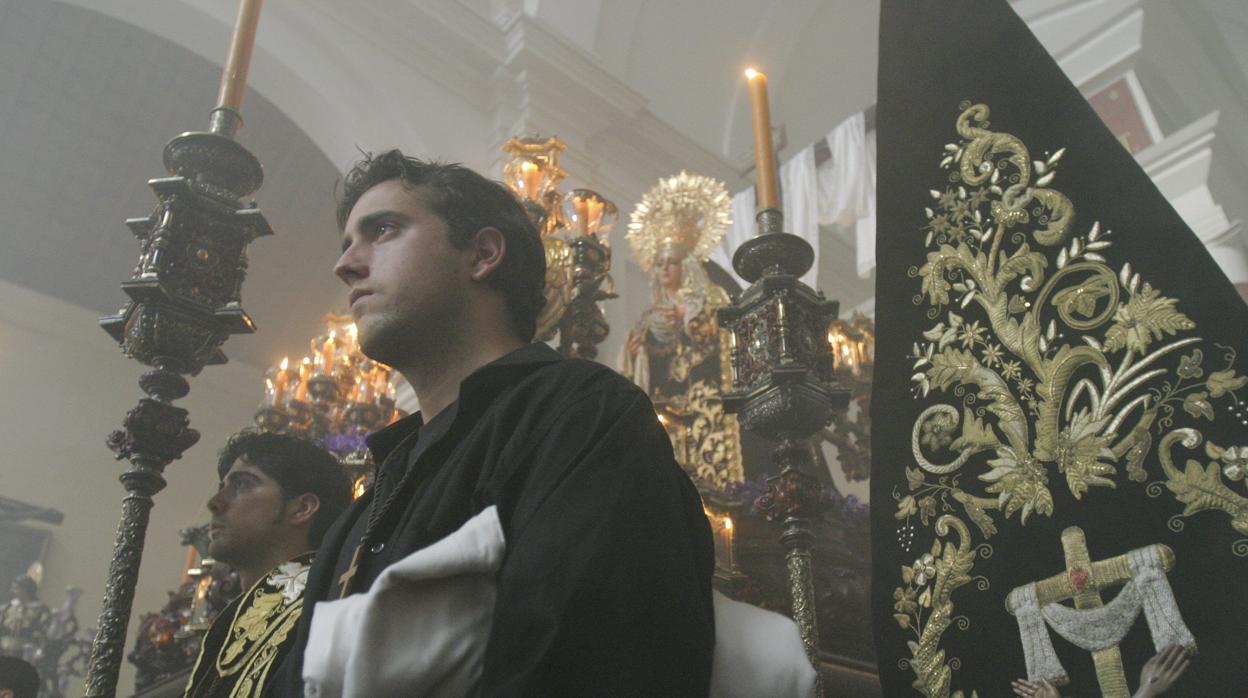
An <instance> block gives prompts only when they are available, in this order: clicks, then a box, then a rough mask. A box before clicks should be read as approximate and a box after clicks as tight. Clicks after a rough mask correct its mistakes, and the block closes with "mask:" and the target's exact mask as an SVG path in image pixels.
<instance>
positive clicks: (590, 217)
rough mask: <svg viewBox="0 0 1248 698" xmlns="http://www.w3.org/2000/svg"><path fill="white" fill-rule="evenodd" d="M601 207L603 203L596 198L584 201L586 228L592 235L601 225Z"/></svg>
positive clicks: (595, 233)
mask: <svg viewBox="0 0 1248 698" xmlns="http://www.w3.org/2000/svg"><path fill="white" fill-rule="evenodd" d="M602 209H603V204H602V202H601V201H599V200H597V199H590V200H589V201H586V202H585V217H586V218H587V221H586V224H585V225H586V228H587V229H588V230H589V232H591V233H593V234H594V235H597V234H598V228H599V227H601V226H602Z"/></svg>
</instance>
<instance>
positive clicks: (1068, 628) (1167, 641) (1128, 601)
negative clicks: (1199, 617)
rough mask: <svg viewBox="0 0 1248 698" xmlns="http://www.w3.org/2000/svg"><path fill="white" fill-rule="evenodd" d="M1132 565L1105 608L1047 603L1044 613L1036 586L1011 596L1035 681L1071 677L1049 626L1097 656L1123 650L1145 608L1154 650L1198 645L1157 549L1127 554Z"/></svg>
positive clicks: (1014, 592)
mask: <svg viewBox="0 0 1248 698" xmlns="http://www.w3.org/2000/svg"><path fill="white" fill-rule="evenodd" d="M1127 566H1128V568H1129V569H1130V570H1131V579H1130V580H1129V581H1128V582H1127V583H1126V584H1124V585H1123V587H1122V590H1121V591H1120V592H1119V593H1118V595H1117V596H1115V597H1114V598H1113V600H1111V601H1110V602H1109V603H1107V604H1105V605H1104V606H1101V607H1100V608H1089V609H1086V610H1079V609H1075V608H1071V607H1069V606H1066V605H1064V604H1060V603H1050V604H1045V605H1044V607H1043V608H1042V607H1041V606H1040V601H1039V598H1038V597H1037V596H1036V584H1035V583H1034V582H1033V583H1031V584H1027V585H1025V586H1021V587H1018V588H1017V589H1014V590H1013V591H1011V592H1010V595H1009V606H1010V607H1011V608H1013V609H1014V615H1015V616H1016V617H1017V618H1018V629H1019V632H1020V634H1021V635H1022V640H1023V655H1024V657H1025V659H1026V661H1027V678H1028V679H1029V680H1031V681H1036V680H1039V679H1047V680H1049V681H1055V682H1061V683H1064V682H1066V681H1067V680H1068V678H1069V677H1068V676H1067V675H1066V670H1065V669H1064V668H1063V667H1062V664H1061V662H1059V661H1058V659H1057V653H1056V652H1055V651H1054V650H1053V643H1052V640H1051V638H1050V637H1049V632H1048V629H1047V628H1046V627H1045V623H1046V622H1047V623H1048V625H1049V626H1050V627H1052V628H1053V630H1054V631H1055V632H1056V633H1057V634H1058V635H1061V636H1062V637H1063V638H1064V639H1066V640H1067V641H1069V642H1070V643H1071V644H1073V645H1075V646H1076V647H1079V648H1080V649H1083V650H1086V651H1088V652H1095V651H1097V650H1103V649H1108V648H1110V647H1113V646H1115V645H1117V644H1118V643H1119V642H1120V641H1121V640H1122V638H1123V637H1124V636H1125V635H1126V634H1127V631H1129V630H1130V629H1131V626H1132V624H1134V623H1135V619H1136V617H1138V616H1139V614H1140V610H1141V609H1142V610H1143V611H1144V617H1145V618H1146V619H1147V620H1148V629H1149V632H1150V633H1152V637H1153V645H1154V646H1155V647H1156V648H1157V649H1158V650H1160V649H1161V648H1163V647H1166V646H1167V645H1172V644H1177V645H1182V646H1184V647H1189V648H1190V647H1194V646H1195V645H1196V640H1195V638H1193V637H1192V633H1191V631H1189V630H1188V629H1187V625H1185V624H1184V623H1183V616H1182V615H1180V614H1179V606H1178V604H1177V603H1176V602H1175V600H1174V593H1173V592H1172V591H1171V589H1170V583H1169V582H1168V581H1167V580H1166V571H1165V568H1164V567H1163V566H1162V563H1161V557H1160V555H1159V553H1158V550H1157V546H1155V545H1149V546H1146V547H1143V548H1137V549H1135V550H1132V551H1131V552H1129V553H1127Z"/></svg>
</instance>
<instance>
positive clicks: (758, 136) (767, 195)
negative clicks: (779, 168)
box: [745, 68, 780, 209]
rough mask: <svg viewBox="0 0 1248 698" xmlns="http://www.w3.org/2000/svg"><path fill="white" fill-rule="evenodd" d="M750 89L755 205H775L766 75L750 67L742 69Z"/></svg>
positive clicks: (773, 160) (772, 206)
mask: <svg viewBox="0 0 1248 698" xmlns="http://www.w3.org/2000/svg"><path fill="white" fill-rule="evenodd" d="M745 77H746V82H747V84H748V85H749V91H750V112H751V114H752V116H753V121H754V169H755V170H757V171H758V208H759V209H765V208H778V207H779V205H780V204H779V201H780V195H779V193H778V192H779V190H778V189H777V188H776V156H775V154H774V153H773V152H772V150H771V110H770V108H769V107H768V105H767V76H766V75H763V74H762V73H760V72H758V71H757V70H754V69H753V68H750V69H748V70H746V71H745Z"/></svg>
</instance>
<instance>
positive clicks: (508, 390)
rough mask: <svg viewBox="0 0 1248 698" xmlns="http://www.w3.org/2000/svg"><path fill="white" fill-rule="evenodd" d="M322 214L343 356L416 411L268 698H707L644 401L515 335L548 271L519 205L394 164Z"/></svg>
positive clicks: (680, 509) (604, 375) (385, 457)
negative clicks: (334, 227)
mask: <svg viewBox="0 0 1248 698" xmlns="http://www.w3.org/2000/svg"><path fill="white" fill-rule="evenodd" d="M339 222H340V224H341V226H342V236H343V237H342V242H343V245H342V247H343V252H342V256H341V257H340V258H339V259H338V262H337V264H336V265H335V267H334V272H335V273H336V274H337V275H338V276H339V277H340V278H342V280H343V281H345V282H346V283H347V285H348V286H349V287H350V290H349V293H348V299H349V303H350V306H351V313H352V315H353V317H354V318H355V321H356V324H357V327H358V330H359V342H360V346H361V348H362V349H363V351H364V353H365V354H366V355H368V356H369V357H371V358H373V359H375V360H377V361H381V362H383V363H386V364H389V365H391V366H394V367H395V368H396V369H397V370H399V371H400V372H401V373H402V374H403V376H404V377H405V378H406V379H407V381H408V382H409V383H410V384H411V385H412V387H413V388H414V390H415V392H416V396H417V399H418V401H419V403H420V407H421V412H420V413H419V414H415V415H412V416H410V417H407V418H405V419H403V420H400V421H399V422H397V423H395V424H393V425H391V426H389V427H387V428H385V429H383V430H381V431H379V432H377V433H375V434H373V435H372V436H371V437H370V439H369V448H370V449H371V450H372V452H373V454H374V457H375V459H376V461H377V462H378V463H379V464H380V465H379V466H378V476H377V480H376V484H375V485H374V486H373V487H372V488H371V489H370V491H369V492H368V493H367V494H365V496H364V497H362V498H361V499H360V500H357V502H356V503H355V504H354V505H353V506H352V507H351V508H350V509H348V512H347V514H346V515H345V516H343V517H342V518H341V519H340V520H339V521H338V523H337V524H335V526H334V527H333V528H332V529H331V530H330V531H329V533H328V534H326V538H325V543H324V544H323V545H322V547H321V551H320V553H319V555H318V557H317V561H316V563H315V564H314V566H313V569H312V572H311V573H310V574H309V578H308V588H307V593H306V597H305V604H306V605H307V607H308V608H309V609H311V608H312V607H313V605H315V612H311V611H310V612H309V613H307V614H305V617H304V618H303V619H302V620H301V621H300V627H299V641H298V647H299V651H297V652H292V653H291V655H290V657H289V658H288V660H287V662H286V665H285V666H284V667H283V674H284V676H283V678H282V680H281V682H280V684H278V685H277V687H279V688H280V691H279V693H280V695H286V696H298V695H303V694H304V690H305V685H304V680H305V679H306V680H307V685H306V689H307V691H308V695H322V696H332V695H428V694H434V693H436V694H437V695H455V694H467V693H479V694H481V695H488V696H495V695H543V696H552V695H603V694H610V695H664V696H694V695H703V694H705V693H706V692H707V688H708V684H709V680H710V670H711V655H712V649H713V645H714V620H713V611H712V602H711V587H710V580H711V572H712V569H713V565H714V552H713V547H712V542H711V534H710V528H709V525H708V523H707V521H706V517H705V515H704V514H703V511H702V506H701V502H700V499H699V497H698V495H697V492H696V490H695V489H694V487H693V485H692V483H691V482H690V481H689V479H688V478H687V477H686V475H685V474H684V472H683V471H682V470H681V468H680V467H679V466H678V465H677V464H676V461H675V459H674V457H673V455H672V450H671V445H670V442H669V441H668V438H667V436H666V433H665V432H664V430H663V428H662V427H661V426H660V425H659V423H658V421H657V418H656V416H655V413H654V408H653V406H652V405H651V404H650V401H649V399H648V398H647V397H646V395H645V394H644V393H642V392H641V391H640V390H638V389H637V388H636V387H635V386H634V385H633V384H632V383H630V382H629V381H627V380H625V379H624V378H623V377H622V376H620V375H618V374H616V373H615V372H614V371H612V370H610V369H608V368H606V367H605V366H602V365H600V364H597V363H593V362H587V361H579V360H568V359H564V358H562V357H561V356H560V355H559V354H558V353H556V352H555V351H553V350H551V349H550V348H549V347H547V346H546V345H544V344H540V343H537V344H533V343H531V341H532V338H533V334H534V326H535V322H536V318H537V314H538V312H539V311H540V310H541V307H542V290H543V285H544V283H545V259H544V255H543V248H542V245H541V240H540V238H539V237H538V234H537V231H536V230H535V228H534V227H533V225H532V223H531V222H530V221H529V219H528V217H527V216H526V215H525V213H524V211H523V209H522V208H521V206H520V204H519V203H518V202H517V201H516V200H515V198H514V197H512V195H511V194H510V193H508V192H507V190H506V189H504V188H503V187H502V186H501V185H499V184H498V183H496V182H491V181H489V180H487V179H485V178H483V177H481V176H480V175H478V174H476V173H474V172H472V171H471V170H468V169H466V168H463V167H461V166H458V165H443V164H436V163H427V162H423V161H420V160H417V159H415V158H409V157H406V156H404V155H403V154H402V153H400V152H398V151H389V152H386V153H382V154H380V155H377V156H375V157H369V158H367V159H365V160H364V161H363V162H361V163H359V164H357V166H356V167H355V169H353V170H352V171H351V172H350V173H349V174H348V175H347V177H346V182H345V187H344V194H343V198H342V203H341V205H340V207H339ZM469 590H478V591H472V592H470V591H469ZM420 609H428V613H426V612H425V611H424V610H420ZM448 609H449V610H448ZM470 617H474V618H480V619H481V620H482V622H481V623H479V624H476V625H473V624H471V623H467V621H466V619H468V618H470ZM305 649H306V653H305Z"/></svg>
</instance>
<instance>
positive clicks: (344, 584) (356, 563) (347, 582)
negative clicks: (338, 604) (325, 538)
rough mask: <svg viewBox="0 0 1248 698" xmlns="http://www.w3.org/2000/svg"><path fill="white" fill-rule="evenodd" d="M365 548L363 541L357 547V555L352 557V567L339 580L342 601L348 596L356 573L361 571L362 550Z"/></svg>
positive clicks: (339, 594) (339, 596)
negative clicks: (348, 590)
mask: <svg viewBox="0 0 1248 698" xmlns="http://www.w3.org/2000/svg"><path fill="white" fill-rule="evenodd" d="M363 547H364V543H363V541H361V542H360V544H359V545H357V546H355V553H354V554H353V555H351V566H350V567H348V568H347V571H346V572H343V573H342V576H341V577H339V578H338V584H339V590H338V598H340V599H341V598H343V597H345V596H346V595H347V589H348V588H350V586H351V580H353V579H355V573H356V572H359V571H360V549H361V548H363Z"/></svg>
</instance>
